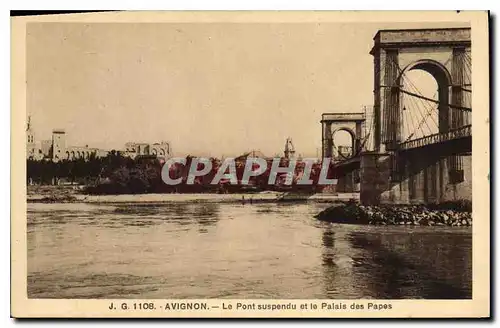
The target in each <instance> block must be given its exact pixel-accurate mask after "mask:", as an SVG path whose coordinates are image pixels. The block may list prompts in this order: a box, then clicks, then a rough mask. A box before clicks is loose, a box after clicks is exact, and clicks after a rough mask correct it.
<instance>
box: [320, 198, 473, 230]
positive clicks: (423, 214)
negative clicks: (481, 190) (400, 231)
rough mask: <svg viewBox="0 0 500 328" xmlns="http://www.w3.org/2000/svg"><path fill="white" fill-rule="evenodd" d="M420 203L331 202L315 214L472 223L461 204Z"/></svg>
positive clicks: (387, 221)
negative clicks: (458, 205) (337, 203)
mask: <svg viewBox="0 0 500 328" xmlns="http://www.w3.org/2000/svg"><path fill="white" fill-rule="evenodd" d="M449 207H450V206H436V205H433V206H424V205H380V206H364V205H360V204H357V203H355V202H349V203H346V204H342V205H334V206H332V207H329V208H327V209H325V210H324V211H322V212H320V213H319V214H318V215H316V218H317V219H318V220H321V221H327V222H332V223H350V224H372V225H415V226H416V225H419V226H472V213H471V211H470V210H468V209H464V208H463V207H457V209H450V208H449Z"/></svg>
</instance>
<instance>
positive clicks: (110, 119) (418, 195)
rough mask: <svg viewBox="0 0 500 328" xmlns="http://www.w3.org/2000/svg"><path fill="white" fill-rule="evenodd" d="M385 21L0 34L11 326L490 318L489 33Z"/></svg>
mask: <svg viewBox="0 0 500 328" xmlns="http://www.w3.org/2000/svg"><path fill="white" fill-rule="evenodd" d="M419 13H420V15H419ZM386 14H387V16H386V17H385V18H384V16H383V15H381V14H380V15H379V14H375V13H370V12H365V13H353V12H351V13H349V12H336V13H335V12H332V13H328V12H325V13H321V14H318V13H313V12H302V13H300V14H299V13H294V14H291V13H285V12H276V13H272V14H271V13H267V15H266V13H265V12H261V13H259V12H247V13H246V14H243V13H241V12H240V13H238V12H226V13H217V12H213V13H210V14H208V13H201V12H198V13H197V12H191V13H189V12H177V13H174V12H170V13H167V12H151V13H147V12H135V13H127V12H123V13H94V14H89V13H86V14H85V13H82V14H71V15H48V16H45V17H43V16H40V17H31V18H30V17H24V18H21V17H14V18H11V20H12V24H13V25H12V27H13V32H12V33H13V34H12V42H13V44H14V43H15V44H16V45H14V46H13V51H16V49H17V51H19V53H22V55H20V56H19V57H18V58H17V59H16V58H13V64H12V65H13V81H14V82H15V81H18V83H17V84H16V83H13V97H14V98H15V99H14V98H13V108H12V111H13V114H12V115H13V119H12V129H13V131H14V130H15V131H17V132H16V133H15V134H13V145H14V142H15V145H16V148H13V149H15V154H14V150H13V155H12V156H13V157H12V161H13V163H15V164H13V165H14V166H16V172H14V171H13V173H12V174H13V176H14V175H15V176H16V177H17V178H13V180H12V188H13V192H14V191H16V190H17V193H16V196H15V198H16V199H13V212H12V219H11V220H12V222H13V223H12V224H13V227H12V232H11V233H12V248H13V253H12V254H13V256H12V265H13V270H14V271H13V277H12V279H13V280H12V284H13V285H12V291H11V292H12V293H13V294H16V295H18V296H13V302H14V304H21V303H20V302H21V299H22V301H23V302H27V303H26V304H32V306H29V305H25V306H21V305H19V306H18V307H15V308H17V312H15V313H17V315H16V314H14V316H21V317H22V316H28V317H29V316H44V315H50V316H84V315H85V313H94V315H96V316H129V315H139V316H157V317H168V316H189V315H190V312H189V311H194V313H191V314H192V315H193V316H195V317H196V316H198V317H199V316H201V317H204V316H212V317H213V316H216V317H224V316H233V317H234V316H236V317H238V316H243V317H252V316H268V317H273V316H293V317H297V316H302V315H304V316H309V317H311V316H313V317H314V316H317V317H331V316H337V315H344V316H359V315H358V314H356V313H358V312H356V311H362V312H363V311H364V316H368V317H371V316H387V317H394V316H410V315H411V313H412V312H411V311H410V310H409V308H406V310H404V311H406V312H404V311H403V306H404V304H405V303H400V302H393V301H395V300H396V301H402V300H404V301H405V302H406V301H415V302H417V301H420V302H424V303H418V304H424V305H425V304H427V303H425V302H429V303H428V306H429V311H428V312H425V310H424V309H423V308H422V310H421V311H422V312H419V313H420V316H425V314H426V313H427V316H439V315H440V313H441V314H443V315H446V314H445V313H455V315H457V316H461V315H465V316H478V315H483V316H487V315H489V255H488V254H489V212H488V209H489V192H488V190H487V189H488V188H489V186H488V182H489V167H488V163H489V134H488V133H489V104H488V101H489V98H488V94H489V89H488V88H489V87H488V69H489V68H488V13H487V12H461V13H456V12H441V13H438V12H429V13H425V12H415V13H414V14H415V15H416V16H415V17H414V18H412V19H411V17H412V16H411V13H410V12H405V13H400V14H398V13H397V12H395V13H394V14H389V13H386ZM148 15H149V16H148ZM375 16H377V19H369V18H370V17H373V18H375ZM405 17H408V19H405ZM478 22H479V23H478ZM474 24H476V25H474ZM476 39H477V41H476ZM473 45H474V47H473ZM16 47H17V48H16ZM15 62H17V64H18V65H19V66H16V65H15ZM473 63H474V65H473ZM476 70H477V72H476ZM16 76H18V80H16ZM473 77H474V78H473ZM477 90H479V91H477ZM15 92H16V95H14V93H15ZM16 99H18V100H16ZM16 104H17V105H16ZM473 105H474V107H475V108H474V114H473V111H472V108H473ZM478 107H479V108H478ZM473 121H474V124H475V126H476V125H477V127H476V128H474V129H473V127H472V122H473ZM473 131H474V138H473V137H472V135H473ZM13 133H14V132H13ZM473 140H474V143H473ZM473 146H474V147H473ZM473 148H475V149H474V152H473ZM15 159H17V161H16V160H15ZM14 185H15V187H14ZM478 192H479V193H478ZM481 192H483V193H481ZM473 194H474V197H473ZM473 205H474V206H473ZM473 209H474V210H473ZM14 210H15V211H14ZM479 211H481V212H479ZM477 213H481V214H480V215H478V214H477ZM14 221H15V227H14ZM476 242H477V243H480V245H479V246H478V245H476ZM14 252H15V253H14ZM477 252H480V253H477ZM16 254H17V255H18V256H17V255H16ZM473 255H474V257H473ZM482 255H484V258H483V259H481V258H480V257H481V256H482ZM476 261H479V262H476ZM478 263H479V264H480V266H481V267H478V266H477V265H478ZM481 263H482V264H481ZM478 270H484V272H482V273H480V272H479V271H478ZM476 284H481V285H476ZM476 287H477V288H476ZM16 300H17V301H16ZM308 300H314V303H313V302H309V301H308ZM451 300H453V301H461V302H463V303H460V305H461V306H462V307H461V308H462V309H466V308H468V309H469V310H470V311H465V312H462V314H460V312H458V311H455V312H453V309H451V308H450V309H448V310H446V311H444V312H443V311H442V310H443V309H444V307H445V305H444V304H446V303H443V302H445V301H451ZM53 301H58V302H61V303H51V302H53ZM82 301H83V302H99V303H71V302H82ZM430 301H436V302H437V301H439V302H441V303H439V302H438V303H430ZM16 302H17V303H16ZM29 302H32V303H29ZM35 302H38V303H35ZM44 302H46V303H44ZM65 302H67V303H65ZM36 304H38V306H37V305H36ZM51 304H52V305H51ZM55 304H63V305H62V306H61V307H56V308H54V305H55ZM64 304H67V305H64ZM71 304H73V305H71ZM76 304H82V307H81V308H79V307H78V306H77V305H76ZM85 304H89V306H91V305H90V304H99V305H98V307H99V309H98V310H95V311H97V312H92V311H89V312H86V310H85V307H84V305H85ZM432 304H439V305H432ZM473 305H474V306H473ZM44 307H47V308H46V309H45V310H44ZM432 308H434V309H432ZM63 309H66V310H63ZM398 309H399V310H398ZM417 309H420V308H419V307H415V310H417ZM458 309H459V308H455V310H458ZM301 310H302V311H303V312H302V314H301ZM64 311H66V312H65V313H62V312H64ZM397 311H399V313H396V312H397ZM419 311H420V310H419ZM457 312H458V313H457ZM57 313H59V314H58V315H55V314H57ZM96 313H99V314H96ZM474 313H477V314H474ZM415 315H417V314H415ZM448 315H450V314H448ZM417 316H418V315H417Z"/></svg>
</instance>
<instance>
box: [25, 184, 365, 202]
mask: <svg viewBox="0 0 500 328" xmlns="http://www.w3.org/2000/svg"><path fill="white" fill-rule="evenodd" d="M353 199H354V200H357V199H359V194H356V193H338V194H327V193H316V194H301V193H291V192H274V191H264V192H257V193H234V194H214V193H201V194H175V193H168V194H166V193H165V194H122V195H86V194H82V193H80V190H79V188H78V187H77V186H50V187H40V186H28V195H27V201H28V202H29V203H136V202H137V203H169V202H206V203H242V202H244V203H262V202H287V201H290V202H294V201H295V202H300V201H303V202H307V201H310V202H328V203H332V202H344V201H348V200H353Z"/></svg>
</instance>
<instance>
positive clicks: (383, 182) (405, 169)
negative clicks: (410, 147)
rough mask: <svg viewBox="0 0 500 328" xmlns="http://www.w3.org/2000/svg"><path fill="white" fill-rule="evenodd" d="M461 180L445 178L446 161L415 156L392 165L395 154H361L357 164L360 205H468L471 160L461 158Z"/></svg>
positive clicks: (445, 158) (440, 158) (448, 165)
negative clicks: (460, 202)
mask: <svg viewBox="0 0 500 328" xmlns="http://www.w3.org/2000/svg"><path fill="white" fill-rule="evenodd" d="M462 158H463V168H464V179H463V180H461V181H458V182H457V181H456V180H453V179H452V178H450V176H449V174H448V173H449V169H450V168H449V167H450V166H451V165H453V164H452V163H449V157H448V156H446V157H444V158H443V157H442V156H441V155H439V153H437V154H434V155H431V154H429V153H428V152H426V153H425V154H422V153H419V152H415V153H413V154H410V155H408V156H406V157H404V158H401V159H398V160H399V162H396V154H395V153H380V152H365V153H362V154H361V161H360V200H361V203H363V204H364V205H379V204H429V203H442V202H447V201H457V200H470V201H472V170H471V167H472V156H471V155H462Z"/></svg>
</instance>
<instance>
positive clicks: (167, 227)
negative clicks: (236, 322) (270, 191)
mask: <svg viewBox="0 0 500 328" xmlns="http://www.w3.org/2000/svg"><path fill="white" fill-rule="evenodd" d="M326 206H327V205H326V204H293V203H289V204H282V205H275V204H245V205H243V204H217V203H194V202H178V203H163V204H153V203H134V204H111V205H104V204H102V205H99V204H35V203H30V204H28V294H29V297H32V298H290V299H292V298H470V297H471V295H472V292H471V290H472V288H471V284H472V280H471V275H472V274H471V272H472V271H471V265H472V260H471V245H472V239H471V229H461V228H444V227H414V228H409V227H369V226H350V225H337V224H330V223H326V222H320V221H317V220H315V219H314V217H313V216H314V215H315V214H317V213H318V212H319V211H321V210H322V209H323V208H325V207H326Z"/></svg>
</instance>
